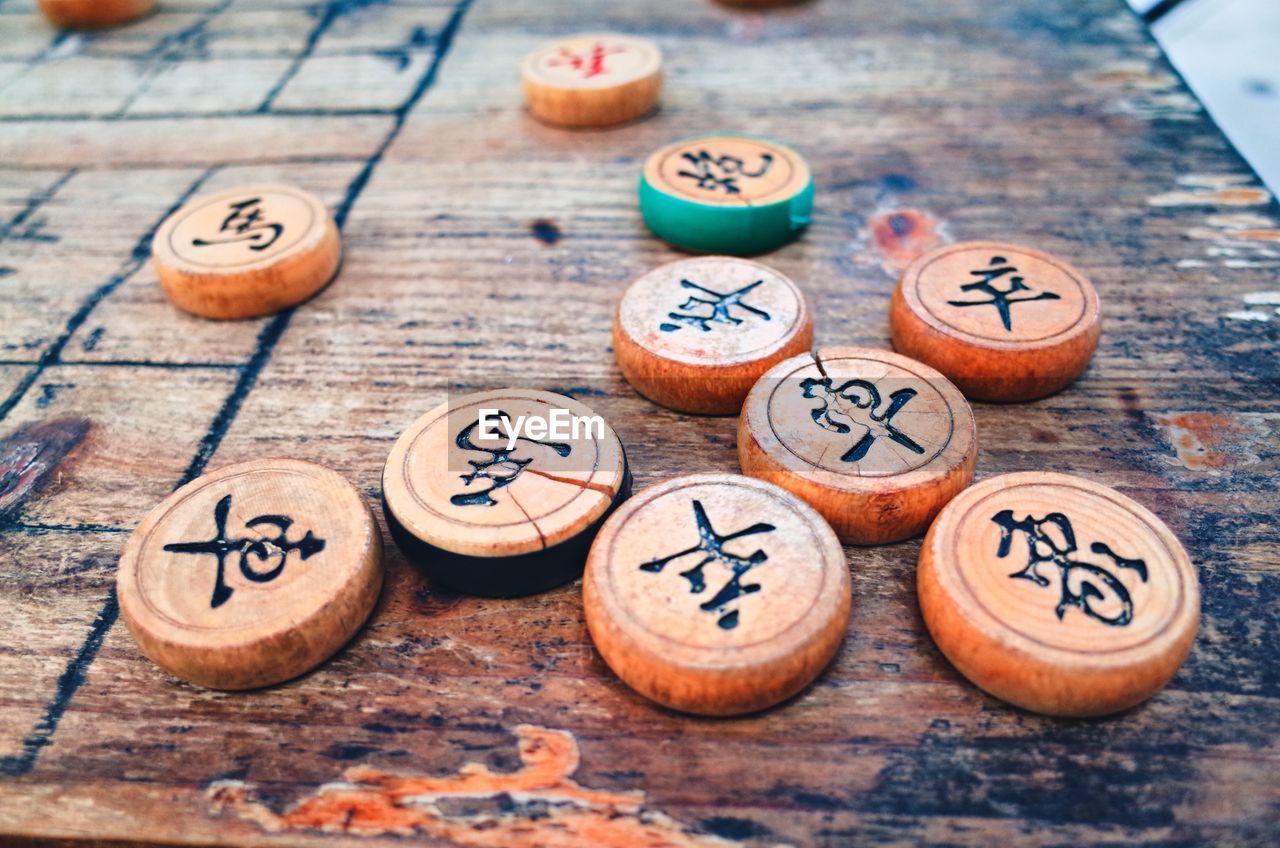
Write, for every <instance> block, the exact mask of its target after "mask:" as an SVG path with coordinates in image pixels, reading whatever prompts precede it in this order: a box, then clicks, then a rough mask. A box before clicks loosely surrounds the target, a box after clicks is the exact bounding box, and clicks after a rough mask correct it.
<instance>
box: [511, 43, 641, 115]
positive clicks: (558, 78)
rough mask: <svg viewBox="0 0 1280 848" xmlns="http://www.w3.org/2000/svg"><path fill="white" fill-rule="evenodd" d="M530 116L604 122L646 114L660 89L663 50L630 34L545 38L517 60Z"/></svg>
mask: <svg viewBox="0 0 1280 848" xmlns="http://www.w3.org/2000/svg"><path fill="white" fill-rule="evenodd" d="M520 75H521V77H522V79H523V80H524V95H525V102H526V103H527V104H528V106H529V111H530V112H531V113H533V115H534V117H536V118H538V119H539V120H541V121H545V122H546V123H548V124H555V125H558V126H566V127H606V126H612V125H614V124H621V123H625V122H627V121H633V120H635V119H637V118H641V117H644V116H645V115H647V114H649V113H650V112H652V111H653V110H654V109H656V108H657V107H658V97H659V96H660V95H661V93H662V51H660V50H659V49H658V46H657V45H656V44H654V43H653V42H652V41H649V40H648V39H647V38H639V37H637V36H634V35H575V36H572V37H570V38H562V39H560V40H559V41H553V42H551V43H550V44H544V45H543V46H542V47H539V48H538V49H537V50H535V51H533V52H532V53H530V54H529V55H528V56H526V57H525V60H524V62H523V63H522V64H521V66H520Z"/></svg>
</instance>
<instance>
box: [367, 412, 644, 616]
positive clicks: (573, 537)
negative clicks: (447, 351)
mask: <svg viewBox="0 0 1280 848" xmlns="http://www.w3.org/2000/svg"><path fill="white" fill-rule="evenodd" d="M538 421H541V422H543V424H537V423H536V422H538ZM502 422H506V423H502ZM382 493H383V509H384V512H385V515H386V518H387V525H388V526H389V527H390V529H391V535H392V538H394V539H395V541H396V544H397V545H399V547H400V550H401V551H402V552H403V553H404V555H405V556H406V557H407V558H408V559H409V560H410V561H411V562H414V563H416V564H417V565H419V566H420V567H421V568H422V569H423V570H424V571H426V572H427V574H428V575H429V576H430V577H431V578H432V579H433V580H436V581H438V582H439V583H442V584H444V585H446V586H450V587H452V588H454V589H457V590H460V591H463V592H469V593H471V594H474V595H487V596H494V597H508V596H513V595H526V594H530V593H532V592H540V591H543V590H544V589H550V588H552V587H553V586H559V585H560V584H562V583H567V582H568V581H570V580H573V579H574V578H575V577H577V576H578V575H579V574H581V573H582V566H583V563H584V562H585V561H586V558H587V550H588V549H589V548H590V546H591V540H592V539H594V538H595V535H596V532H597V531H598V530H599V529H600V525H601V524H602V523H603V522H604V519H605V518H606V517H607V516H608V515H609V514H610V513H611V512H612V511H613V509H614V508H615V507H617V505H618V504H620V503H622V502H623V501H624V500H626V498H627V496H628V495H630V494H631V473H630V471H629V470H628V468H627V458H626V453H625V452H624V450H623V447H622V442H620V441H619V440H618V437H617V435H616V434H615V433H614V432H613V429H612V428H611V427H610V426H609V425H608V424H607V423H606V422H605V420H604V419H603V418H602V417H600V416H599V415H597V414H596V413H594V412H592V411H591V410H590V409H589V408H588V407H587V406H586V405H584V404H582V403H579V402H578V401H576V400H574V399H573V398H569V397H565V396H564V395H559V394H555V393H554V392H543V391H535V390H530V389H498V390H494V391H485V392H476V393H474V394H469V395H465V396H463V397H460V398H454V399H452V400H450V401H447V402H445V403H443V404H441V405H440V406H438V407H436V408H435V409H433V410H432V411H430V412H428V413H427V414H426V415H424V416H422V417H421V418H419V419H418V420H417V421H415V422H414V423H413V425H412V426H410V427H409V429H408V430H406V431H405V432H404V433H403V434H402V435H401V436H400V438H399V440H397V441H396V443H395V446H394V447H393V448H392V449H391V455H390V456H389V457H388V458H387V465H386V468H385V470H384V471H383V474H382Z"/></svg>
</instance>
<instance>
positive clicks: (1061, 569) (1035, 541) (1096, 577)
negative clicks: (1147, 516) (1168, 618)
mask: <svg viewBox="0 0 1280 848" xmlns="http://www.w3.org/2000/svg"><path fill="white" fill-rule="evenodd" d="M991 520H992V521H994V522H995V523H996V524H999V525H1000V528H1001V532H1000V546H999V548H997V549H996V556H999V557H1005V556H1008V555H1009V549H1010V545H1011V544H1012V542H1013V534H1014V533H1015V532H1018V533H1023V534H1025V536H1026V539H1027V547H1028V549H1029V552H1030V555H1029V556H1028V558H1027V567H1026V568H1024V569H1022V570H1021V571H1015V572H1014V573H1012V574H1010V575H1009V576H1010V577H1012V578H1014V579H1018V580H1030V581H1031V582H1032V583H1035V584H1036V585H1037V586H1049V585H1050V581H1049V578H1047V577H1045V576H1044V575H1043V574H1041V573H1040V572H1039V571H1038V570H1037V569H1038V568H1039V567H1040V566H1041V565H1042V564H1044V563H1046V562H1051V563H1053V564H1054V565H1056V566H1057V567H1058V582H1059V583H1060V584H1061V599H1060V600H1059V601H1058V606H1057V608H1056V609H1055V610H1054V611H1055V612H1056V613H1057V614H1058V620H1059V621H1061V620H1062V617H1063V615H1065V614H1066V611H1067V608H1068V607H1078V608H1079V609H1080V610H1081V611H1082V612H1083V613H1084V614H1085V615H1087V616H1089V617H1090V618H1092V619H1094V620H1096V621H1101V622H1102V623H1103V624H1110V625H1112V626H1113V627H1123V626H1125V625H1126V624H1128V623H1129V622H1130V621H1132V620H1133V599H1132V598H1131V597H1130V596H1129V590H1128V589H1126V588H1125V586H1124V584H1123V583H1121V582H1120V580H1119V578H1117V577H1116V576H1115V574H1113V573H1112V572H1110V571H1108V570H1107V569H1105V568H1102V567H1101V566H1097V565H1094V564H1093V563H1089V562H1080V561H1078V560H1074V559H1071V558H1070V555H1071V554H1074V553H1075V552H1076V534H1075V531H1074V530H1073V529H1072V527H1071V521H1070V519H1068V518H1067V517H1066V516H1065V515H1063V514H1062V513H1060V512H1051V513H1049V514H1048V515H1046V516H1045V517H1044V518H1041V519H1036V518H1033V517H1031V516H1030V515H1028V516H1027V517H1026V518H1022V519H1019V520H1015V519H1014V517H1013V510H1011V509H1005V510H1001V511H1000V512H998V513H996V514H995V515H994V516H992V518H991ZM1089 549H1090V550H1092V551H1093V552H1094V553H1095V554H1101V555H1103V556H1106V557H1109V558H1110V559H1111V561H1112V562H1113V563H1115V564H1116V565H1117V566H1118V567H1120V568H1128V569H1131V570H1133V571H1136V572H1137V573H1138V578H1139V579H1140V580H1141V581H1142V582H1143V583H1146V582H1147V564H1146V563H1145V562H1143V561H1142V560H1140V559H1126V558H1125V557H1122V556H1120V555H1118V554H1117V553H1116V552H1115V551H1113V550H1111V548H1110V547H1109V546H1107V545H1106V544H1104V543H1102V542H1094V543H1093V544H1092V545H1090V546H1089ZM1107 600H1110V601H1111V602H1112V604H1113V605H1118V607H1119V610H1120V611H1119V612H1118V613H1116V614H1115V615H1112V616H1107V615H1104V614H1103V613H1101V612H1099V611H1098V609H1096V608H1095V602H1097V601H1107Z"/></svg>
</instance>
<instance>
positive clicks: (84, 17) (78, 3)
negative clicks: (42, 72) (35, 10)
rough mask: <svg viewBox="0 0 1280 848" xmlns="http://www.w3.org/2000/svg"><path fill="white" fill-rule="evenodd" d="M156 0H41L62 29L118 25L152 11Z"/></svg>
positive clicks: (52, 22) (41, 3) (55, 24)
mask: <svg viewBox="0 0 1280 848" xmlns="http://www.w3.org/2000/svg"><path fill="white" fill-rule="evenodd" d="M155 7H156V0H40V11H41V12H43V13H44V16H45V18H47V19H48V21H49V23H51V24H53V25H54V26H56V27H58V28H60V29H97V28H99V27H111V26H119V25H120V24H127V23H129V22H130V21H135V20H137V19H138V18H141V17H144V16H146V15H149V14H151V12H152V11H153V10H154V9H155Z"/></svg>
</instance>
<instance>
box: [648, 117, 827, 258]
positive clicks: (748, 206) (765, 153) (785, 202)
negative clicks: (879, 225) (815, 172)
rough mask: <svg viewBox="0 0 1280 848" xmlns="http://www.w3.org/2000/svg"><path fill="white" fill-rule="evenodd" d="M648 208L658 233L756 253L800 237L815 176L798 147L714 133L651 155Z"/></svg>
mask: <svg viewBox="0 0 1280 848" xmlns="http://www.w3.org/2000/svg"><path fill="white" fill-rule="evenodd" d="M640 212H641V214H642V215H643V216H644V220H645V223H646V224H648V225H649V229H650V230H652V231H653V234H654V235H656V236H657V237H658V238H660V239H662V240H663V241H665V242H668V243H669V244H673V245H675V246H676V247H682V248H684V249H686V250H692V251H694V252H697V253H727V254H731V255H734V256H750V255H753V254H758V253H767V252H768V251H770V250H774V249H776V248H778V247H781V246H782V245H784V244H786V243H787V242H790V241H792V240H793V239H795V238H796V237H797V236H799V235H800V233H801V232H803V230H804V228H805V227H807V226H808V225H809V217H810V215H811V214H812V212H813V178H812V176H811V175H810V173H809V164H808V163H807V162H806V161H805V160H804V157H802V156H801V155H800V154H799V153H797V152H796V151H795V150H792V149H791V148H790V147H787V146H785V145H782V144H779V143H777V142H775V141H770V140H768V139H764V138H756V137H754V136H748V135H735V134H730V133H713V134H710V135H702V136H696V137H694V138H686V139H681V140H680V141H676V142H673V143H672V144H669V145H667V146H665V147H662V148H660V149H659V150H657V151H656V152H654V153H653V154H652V155H650V156H649V159H648V161H646V162H645V166H644V170H643V172H642V173H641V176H640Z"/></svg>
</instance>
